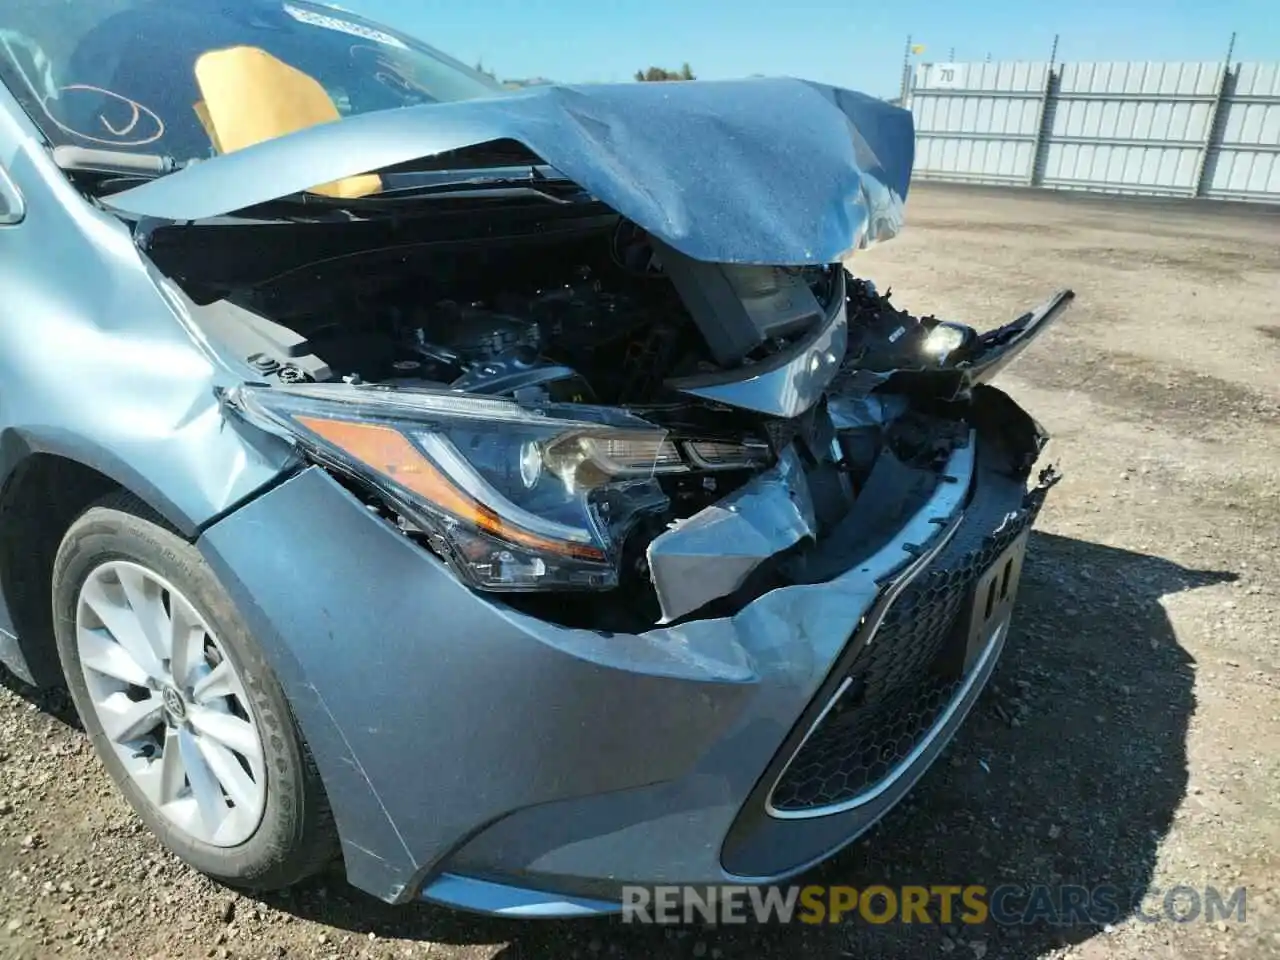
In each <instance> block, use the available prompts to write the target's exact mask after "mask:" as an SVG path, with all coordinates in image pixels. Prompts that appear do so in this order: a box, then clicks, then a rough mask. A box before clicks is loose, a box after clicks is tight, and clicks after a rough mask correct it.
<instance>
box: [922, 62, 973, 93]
mask: <svg viewBox="0 0 1280 960" xmlns="http://www.w3.org/2000/svg"><path fill="white" fill-rule="evenodd" d="M929 86H930V87H931V88H933V89H935V90H962V89H964V64H963V63H935V64H934V65H933V66H931V67H930V68H929Z"/></svg>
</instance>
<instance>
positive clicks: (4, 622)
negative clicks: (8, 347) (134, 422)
mask: <svg viewBox="0 0 1280 960" xmlns="http://www.w3.org/2000/svg"><path fill="white" fill-rule="evenodd" d="M26 213H27V208H26V204H25V203H24V202H23V199H22V193H21V191H19V190H18V187H17V185H16V184H15V183H14V182H13V178H12V177H11V176H10V175H9V171H8V170H7V169H6V168H5V166H4V165H3V164H0V231H4V233H6V234H8V233H9V232H10V231H14V230H17V229H18V228H19V227H20V226H21V224H22V221H23V220H24V219H26ZM5 240H7V241H8V242H7V243H5V242H0V246H7V245H8V243H12V242H14V241H15V240H18V238H17V237H15V236H8V237H6V238H5ZM18 242H21V241H20V240H18ZM3 320H4V316H3V312H0V322H3ZM2 365H3V358H2V357H0V369H2ZM4 407H5V396H4V376H3V373H0V419H2V418H3V411H4ZM20 661H21V657H20V655H19V652H18V646H17V639H16V638H15V637H14V630H13V617H12V616H11V615H10V613H9V606H8V604H7V603H5V599H4V596H3V593H0V663H6V664H10V665H17V664H18V663H19V662H20Z"/></svg>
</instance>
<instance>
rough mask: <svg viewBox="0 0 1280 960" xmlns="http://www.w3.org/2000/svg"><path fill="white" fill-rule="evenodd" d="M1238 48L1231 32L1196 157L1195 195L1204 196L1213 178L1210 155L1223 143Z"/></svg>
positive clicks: (1192, 191) (1193, 189)
mask: <svg viewBox="0 0 1280 960" xmlns="http://www.w3.org/2000/svg"><path fill="white" fill-rule="evenodd" d="M1235 48H1236V35H1235V34H1234V33H1232V34H1231V41H1230V42H1229V43H1228V44H1227V56H1226V58H1225V59H1224V60H1223V61H1222V76H1221V77H1219V78H1218V92H1217V93H1216V94H1215V95H1214V99H1213V108H1212V109H1211V110H1210V111H1209V127H1208V129H1207V130H1205V132H1204V146H1202V147H1201V148H1200V156H1199V157H1197V158H1196V178H1195V181H1194V183H1193V184H1192V187H1191V195H1192V196H1193V197H1203V196H1204V195H1205V193H1207V192H1208V190H1209V180H1210V179H1212V177H1211V171H1210V169H1209V157H1210V156H1211V155H1212V154H1213V150H1214V147H1217V146H1220V145H1221V143H1222V136H1223V132H1224V131H1223V128H1224V127H1225V126H1226V119H1227V104H1228V103H1229V102H1230V99H1231V93H1232V92H1233V91H1234V89H1235V82H1234V81H1235V76H1234V75H1233V74H1232V72H1231V54H1232V53H1233V52H1234V51H1235Z"/></svg>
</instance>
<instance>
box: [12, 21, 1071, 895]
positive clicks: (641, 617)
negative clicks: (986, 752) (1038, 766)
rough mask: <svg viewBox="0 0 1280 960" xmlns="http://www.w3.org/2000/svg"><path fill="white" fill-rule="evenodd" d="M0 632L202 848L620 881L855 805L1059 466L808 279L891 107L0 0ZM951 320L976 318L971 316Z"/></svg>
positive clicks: (415, 886)
mask: <svg viewBox="0 0 1280 960" xmlns="http://www.w3.org/2000/svg"><path fill="white" fill-rule="evenodd" d="M0 78H2V79H3V84H0V224H2V225H0V288H2V289H3V290H4V298H3V301H2V305H0V480H2V481H3V488H2V494H0V660H3V662H4V663H5V664H7V665H8V667H9V668H10V669H11V670H12V671H13V672H15V673H16V674H17V675H18V676H20V677H22V678H24V679H25V680H27V681H28V682H30V683H34V684H37V685H46V684H66V686H67V687H68V688H69V689H70V693H71V696H72V698H73V700H74V702H75V706H76V708H77V709H78V711H79V715H80V717H81V719H82V721H83V724H84V728H85V731H86V733H87V734H88V736H89V737H90V738H91V740H92V742H93V746H94V748H95V749H96V751H97V753H98V754H99V756H100V757H101V759H102V762H103V764H104V766H105V767H106V770H107V772H108V773H109V774H110V776H111V778H112V780H113V781H114V782H115V783H116V784H117V785H118V786H119V788H120V790H121V791H122V792H123V794H124V795H125V797H126V798H127V799H128V801H129V803H130V804H131V805H132V806H133V807H134V809H135V810H136V811H137V814H138V816H139V817H141V818H142V819H143V820H144V821H145V822H146V824H147V825H148V826H149V827H150V828H151V829H152V830H153V831H154V832H155V833H156V835H157V836H158V837H159V838H160V839H161V841H162V842H163V843H164V844H165V845H166V846H168V847H169V848H170V849H171V850H173V851H174V852H175V853H176V854H177V855H178V856H179V857H181V858H182V859H183V860H185V861H186V862H187V863H189V864H191V865H192V866H193V867H195V868H196V869H198V870H201V871H204V872H205V873H207V874H209V875H211V876H213V877H215V878H217V879H219V880H221V881H224V882H227V883H231V884H236V885H240V886H243V887H249V888H256V889H268V888H277V887H282V886H286V885H289V884H292V883H295V882H297V881H299V880H301V879H303V878H305V877H307V876H308V875H310V874H312V873H314V872H316V871H317V870H319V869H321V868H322V867H325V866H326V865H328V864H330V863H331V862H333V861H335V860H337V859H339V858H340V859H341V861H342V862H343V864H344V867H345V870H346V874H347V876H348V877H349V879H350V881H351V882H352V883H353V884H355V885H356V886H358V887H360V888H363V889H364V890H367V891H369V892H371V893H373V894H375V895H377V896H379V897H382V898H384V899H386V900H388V901H393V902H404V901H409V900H413V899H417V898H426V899H429V900H434V901H437V902H442V903H447V904H451V905H454V906H457V907H462V908H467V909H475V910H484V911H490V912H497V913H504V914H510V915H526V916H531V915H542V916H547V915H566V914H581V913H595V912H608V911H611V910H615V909H618V907H619V903H620V900H621V898H622V887H623V886H624V885H626V884H656V883H697V884H712V883H722V882H723V883H767V882H772V881H775V880H780V879H782V878H784V877H788V876H791V875H793V874H796V873H798V872H800V871H803V870H805V869H807V868H809V867H810V866H812V865H813V864H815V863H817V862H819V861H821V860H823V859H825V858H827V857H829V856H830V855H831V854H833V853H834V852H835V851H837V850H839V849H840V848H841V847H843V846H844V845H846V844H848V843H849V842H850V841H851V840H853V839H854V838H856V837H857V836H858V835H859V834H861V833H863V832H864V831H866V830H867V829H868V828H869V827H870V826H871V825H872V824H873V823H874V822H875V821H876V820H877V819H878V818H880V817H881V816H882V815H883V814H884V813H885V812H886V811H887V810H888V809H889V808H890V807H892V806H893V804H894V803H896V802H897V801H898V800H900V799H901V798H902V797H903V795H904V794H905V793H906V791H907V790H908V789H910V787H911V785H912V784H913V783H914V782H915V780H916V779H917V778H918V777H919V776H920V775H921V774H922V773H923V772H924V771H925V770H926V769H927V768H928V767H929V765H930V764H931V763H932V762H933V761H934V760H935V759H936V758H937V756H938V754H939V752H940V751H941V750H942V748H943V746H944V745H945V744H946V743H947V741H948V740H949V739H950V738H951V736H952V735H953V734H954V733H955V731H956V728H957V726H958V725H959V724H960V723H961V722H962V720H963V718H964V716H965V714H966V713H967V711H968V710H969V708H970V707H971V706H972V704H973V702H974V700H975V698H976V697H977V696H978V693H979V691H980V690H981V688H982V687H983V685H984V683H985V682H986V680H987V678H988V677H989V676H990V675H991V672H992V670H993V668H994V665H995V663H996V659H997V657H998V656H999V654H1000V651H1001V648H1002V646H1003V645H1004V643H1005V640H1006V633H1007V627H1008V623H1009V616H1010V610H1011V607H1012V605H1013V602H1014V598H1015V595H1016V592H1017V587H1018V580H1019V573H1020V570H1021V567H1022V561H1023V556H1024V551H1025V546H1026V542H1027V535H1028V531H1029V529H1030V527H1031V524H1032V522H1033V520H1034V519H1035V517H1036V514H1037V512H1038V510H1039V508H1040V505H1041V501H1042V499H1043V497H1044V494H1045V491H1046V490H1047V489H1048V488H1049V487H1050V486H1051V485H1052V483H1053V481H1054V480H1055V479H1056V474H1055V473H1054V471H1053V470H1052V469H1041V468H1037V467H1036V461H1037V460H1038V459H1039V458H1040V455H1041V453H1042V448H1043V446H1044V443H1045V440H1046V437H1045V434H1044V431H1043V430H1042V429H1041V428H1040V427H1039V426H1038V425H1037V424H1036V422H1035V421H1034V420H1033V419H1031V418H1030V417H1029V416H1028V415H1027V414H1026V413H1024V412H1023V411H1022V410H1021V409H1020V408H1019V407H1018V406H1017V405H1016V404H1015V403H1014V402H1013V401H1012V400H1011V399H1009V397H1008V396H1006V395H1005V394H1004V393H1002V392H1000V391H999V390H998V389H996V388H994V387H992V386H990V385H989V383H988V381H989V380H990V378H991V377H992V375H993V374H995V373H996V372H997V371H998V370H1000V369H1001V368H1002V367H1003V366H1004V365H1005V364H1007V363H1008V362H1009V361H1010V360H1011V359H1012V358H1013V357H1014V356H1015V355H1016V354H1017V353H1018V352H1019V351H1020V350H1021V349H1022V348H1024V347H1025V346H1026V344H1027V343H1028V342H1029V341H1030V340H1031V339H1032V338H1033V337H1035V336H1036V335H1037V334H1038V333H1039V332H1040V331H1042V330H1043V329H1044V328H1045V327H1046V326H1047V325H1049V324H1050V323H1051V322H1052V321H1053V320H1054V319H1055V318H1056V317H1057V316H1058V315H1059V314H1060V313H1061V312H1062V311H1063V310H1064V308H1065V307H1066V306H1067V305H1068V304H1069V303H1070V301H1071V298H1072V294H1071V293H1070V291H1065V290H1064V291H1062V292H1059V293H1057V294H1055V295H1054V296H1052V297H1050V298H1049V299H1048V300H1047V301H1045V302H1044V303H1043V304H1042V305H1040V306H1038V307H1035V308H1034V309H1031V310H1029V311H1027V312H1025V313H1023V314H1022V315H1021V316H1018V317H1017V319H1015V320H1013V321H1012V322H1009V323H1006V324H1003V325H997V326H995V327H994V328H992V329H987V330H986V331H985V332H978V331H977V330H976V329H975V328H974V327H971V326H968V325H965V324H963V323H958V322H952V321H948V320H939V319H937V318H934V317H924V318H918V317H914V316H912V315H910V314H909V313H906V312H904V311H901V310H899V309H897V308H896V307H895V306H894V305H893V304H892V303H891V302H890V300H889V298H888V296H887V294H882V293H880V292H878V291H877V290H876V289H875V288H874V287H873V286H872V285H871V284H870V283H868V282H865V281H863V280H861V279H859V278H858V277H857V275H856V272H850V271H849V270H848V269H846V267H845V263H846V262H849V261H850V257H851V256H852V257H853V262H854V263H856V256H854V255H855V254H856V253H857V252H858V251H859V250H860V249H862V248H865V247H867V246H869V245H871V244H873V243H877V242H881V241H884V240H887V239H889V238H891V237H893V236H894V234H896V233H897V232H898V230H899V229H900V227H901V225H902V220H903V204H904V201H905V197H906V194H907V188H908V183H909V180H910V175H911V164H912V155H913V130H912V122H911V116H910V114H909V113H906V112H905V111H902V110H900V109H898V108H896V107H893V106H891V105H889V104H886V103H883V102H881V101H878V100H876V99H874V98H871V97H867V96H863V95H861V94H857V93H853V92H850V91H847V90H841V89H836V88H832V87H827V86H822V85H818V84H814V83H808V82H803V81H799V80H790V79H759V80H750V81H741V82H701V81H699V82H693V83H631V84H621V85H600V86H578V87H574V86H553V85H547V86H541V87H529V88H525V89H521V90H505V89H502V88H501V87H499V86H498V85H496V84H494V83H493V82H492V81H490V80H489V79H487V78H486V77H484V76H481V75H480V74H478V73H476V72H475V71H472V70H470V69H468V68H466V67H464V66H463V65H461V64H459V63H457V62H456V61H454V60H452V59H450V58H449V57H447V56H445V55H443V54H441V53H439V52H437V51H435V50H433V49H431V48H429V47H427V46H425V45H423V44H422V43H420V42H419V41H417V40H414V39H412V38H410V37H407V36H405V35H403V34H401V33H399V32H397V31H395V30H391V29H389V28H386V27H383V26H380V25H378V24H375V23H371V22H369V21H367V20H365V19H362V18H360V17H357V16H355V15H353V14H351V13H348V12H346V11H342V10H338V9H336V8H330V7H326V6H320V5H317V4H315V3H310V2H304V0H283V2H282V0H218V2H214V0H76V2H64V0H57V2H38V3H37V2H29V3H7V4H5V10H4V12H3V13H0ZM984 326H986V325H984Z"/></svg>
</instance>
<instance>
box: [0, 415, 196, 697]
mask: <svg viewBox="0 0 1280 960" xmlns="http://www.w3.org/2000/svg"><path fill="white" fill-rule="evenodd" d="M0 461H2V462H3V463H5V464H6V465H9V466H10V469H9V470H8V472H7V474H6V475H5V477H4V482H3V485H2V486H0V600H2V601H3V605H4V607H6V608H7V610H8V613H9V618H10V621H11V623H12V626H13V634H14V639H13V640H12V641H10V642H9V643H8V646H9V648H10V649H9V650H8V651H4V650H0V653H5V652H7V653H9V656H8V657H5V658H3V659H6V660H8V661H9V662H8V664H7V665H8V666H10V667H11V669H13V670H14V672H15V673H16V674H17V675H18V676H20V677H21V678H22V679H24V680H27V681H29V682H31V683H33V684H34V685H35V686H37V687H51V686H58V685H60V684H61V683H62V682H63V677H62V669H61V667H60V666H59V663H58V654H57V650H56V648H55V646H54V642H53V609H52V603H51V599H50V598H51V587H52V575H53V560H54V556H55V555H56V554H57V551H58V546H59V544H60V543H61V542H62V538H63V535H64V534H65V533H66V531H67V529H68V528H69V527H70V526H71V524H72V522H74V520H75V519H76V517H78V516H79V515H80V514H81V513H83V512H84V511H85V509H87V508H88V507H89V506H91V505H92V504H93V503H95V502H96V501H98V500H100V499H102V498H103V497H105V496H108V495H110V494H112V493H115V492H117V491H125V492H128V493H131V494H133V495H134V496H135V497H137V498H138V499H139V500H141V501H142V502H143V503H145V504H146V505H147V506H148V507H150V508H151V509H152V510H154V511H155V513H156V514H157V515H158V517H159V518H160V519H161V520H163V521H164V522H165V524H166V525H168V526H169V527H170V528H172V529H173V530H174V532H175V533H178V534H179V535H180V536H183V537H185V538H186V539H189V540H193V539H194V537H195V534H196V532H197V531H196V529H195V527H194V525H193V524H192V523H191V521H190V519H189V518H187V517H184V516H182V515H181V513H180V512H179V511H177V510H176V508H174V506H173V504H172V503H170V502H169V501H168V500H167V499H166V498H164V497H163V496H161V495H160V494H159V493H158V491H156V490H155V489H154V488H153V487H151V485H150V484H147V483H145V482H144V481H142V479H141V478H140V477H139V476H138V475H137V473H136V472H135V471H132V470H129V469H128V468H127V467H126V466H125V465H124V464H122V463H121V462H120V461H119V459H118V458H116V457H114V456H112V455H110V454H108V453H106V452H105V451H102V450H101V449H99V448H96V447H94V446H93V445H92V444H91V443H87V442H85V441H83V440H78V441H77V442H76V443H75V444H66V443H59V442H58V438H57V437H56V436H55V437H52V438H49V437H42V438H40V439H39V440H38V441H35V442H33V439H32V438H30V437H27V436H23V435H20V434H18V433H16V432H14V431H11V432H9V433H8V434H6V435H5V436H4V438H3V439H2V440H0ZM0 646H3V645H0Z"/></svg>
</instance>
